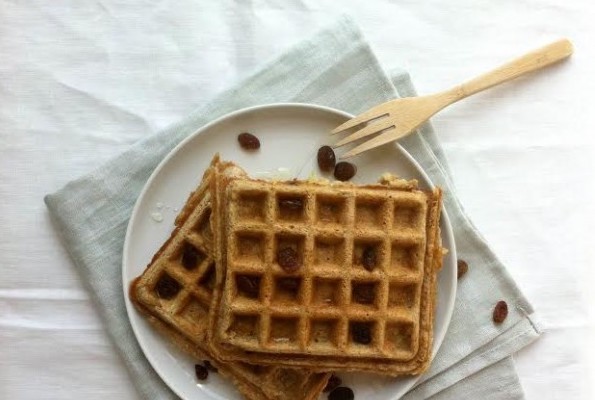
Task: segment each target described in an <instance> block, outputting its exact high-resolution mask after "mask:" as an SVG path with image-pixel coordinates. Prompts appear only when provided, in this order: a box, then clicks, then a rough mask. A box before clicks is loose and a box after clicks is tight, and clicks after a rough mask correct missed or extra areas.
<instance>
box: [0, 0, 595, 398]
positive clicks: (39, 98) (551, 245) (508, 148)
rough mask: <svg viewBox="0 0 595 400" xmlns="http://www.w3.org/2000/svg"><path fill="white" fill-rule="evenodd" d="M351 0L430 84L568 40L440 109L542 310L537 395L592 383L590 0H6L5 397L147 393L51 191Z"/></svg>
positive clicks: (473, 201)
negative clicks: (68, 237)
mask: <svg viewBox="0 0 595 400" xmlns="http://www.w3.org/2000/svg"><path fill="white" fill-rule="evenodd" d="M344 12H346V13H349V14H351V15H353V17H354V18H355V20H356V21H357V23H358V25H359V26H361V28H362V31H363V32H364V34H365V36H366V38H367V41H368V43H370V44H371V45H372V47H373V49H374V52H375V54H377V56H378V58H379V60H380V63H381V65H382V66H383V67H385V68H387V69H388V68H392V67H396V66H399V67H401V68H404V69H405V70H407V71H409V72H411V74H412V77H413V78H414V82H415V86H416V88H417V89H418V91H419V93H420V94H428V93H432V92H435V91H438V90H442V89H445V88H448V87H450V86H451V85H454V84H457V83H460V82H462V81H463V80H465V79H468V78H470V77H473V76H475V75H477V74H478V73H481V72H484V71H486V70H488V69H490V68H493V67H494V66H496V65H498V64H499V63H501V62H504V61H506V60H508V59H510V58H512V57H514V56H516V55H520V54H522V53H523V52H525V51H528V50H531V49H532V48H535V47H538V46H541V45H543V44H545V43H547V42H548V41H551V40H555V39H557V38H559V37H562V36H566V37H568V38H570V39H571V40H572V42H573V43H574V45H575V54H574V55H573V56H572V58H571V59H569V60H568V61H566V62H564V63H561V64H559V65H556V66H553V67H551V68H548V69H547V70H544V71H540V72H537V73H534V74H532V75H529V76H526V77H523V78H520V79H519V80H516V81H515V82H513V83H510V84H506V85H503V86H500V87H497V88H493V89H491V90H489V91H486V92H483V93H480V94H477V95H475V96H473V97H471V98H469V99H466V100H464V101H462V102H460V103H458V104H455V105H453V106H450V107H448V108H447V109H445V110H443V111H442V112H441V113H439V114H437V115H436V116H434V117H433V118H432V122H433V125H434V127H435V128H436V133H437V136H438V137H439V139H440V144H441V145H442V147H443V149H444V154H445V155H446V157H447V159H448V168H449V169H450V170H451V171H452V175H453V181H454V183H455V184H456V188H457V196H458V198H459V199H460V201H461V203H462V204H464V206H465V210H466V212H467V214H468V215H469V216H470V217H471V219H472V220H473V222H474V224H475V225H476V226H477V227H478V229H479V230H480V231H481V232H482V234H483V235H484V236H485V237H486V238H487V240H488V242H489V243H490V247H491V248H492V249H494V250H495V253H496V254H497V255H498V256H499V257H500V258H501V259H502V261H503V262H504V264H505V265H506V267H507V270H508V271H509V272H510V274H511V275H512V276H513V277H514V279H515V281H516V282H517V283H518V285H519V286H520V287H521V288H522V291H523V293H524V294H525V295H526V296H527V297H528V298H529V299H530V300H531V304H532V305H533V306H534V307H535V309H536V310H537V312H538V315H539V319H540V321H542V322H543V325H544V326H545V327H546V333H545V334H544V335H542V336H541V338H540V339H539V340H538V341H536V342H535V343H533V344H532V345H531V346H527V347H525V348H524V349H523V350H522V351H520V352H518V353H517V354H516V355H515V357H514V360H515V365H516V368H517V371H518V376H519V378H520V382H521V383H522V387H523V390H524V392H525V393H526V396H527V398H528V399H540V400H557V399H560V398H571V399H579V400H590V399H593V398H594V397H595V391H593V388H594V386H593V382H595V375H594V376H593V377H592V378H590V379H589V377H590V375H592V373H593V372H595V365H594V364H593V360H595V343H594V342H593V340H592V338H593V334H594V333H595V330H594V329H593V326H594V325H593V316H594V314H593V307H591V305H592V304H595V291H593V290H592V288H593V287H595V279H594V278H595V274H593V271H595V268H594V265H593V260H594V259H595V246H593V234H592V232H593V226H595V179H594V178H595V176H594V175H595V168H593V160H594V159H595V135H593V132H595V113H593V112H592V104H593V95H592V93H595V79H593V71H595V46H593V38H594V37H595V24H593V21H594V20H595V2H593V1H592V0H570V1H563V2H561V1H560V0H501V1H498V2H493V1H489V0H474V1H469V0H451V1H448V2H444V1H441V0H427V1H423V2H414V1H398V2H396V1H392V0H372V1H365V2H363V1H359V0H344V1H340V2H339V1H336V0H283V1H278V0H254V1H239V0H218V1H211V2H207V1H190V0H177V1H175V2H174V1H171V0H160V1H143V0H131V1H125V2H124V1H122V0H99V1H97V0H90V1H83V2H81V1H74V0H60V1H51V2H42V1H31V0H29V1H27V0H24V1H14V0H0V55H1V58H2V62H0V104H1V106H0V238H1V239H0V265H1V271H2V275H1V276H0V348H1V349H2V357H0V398H1V399H4V398H6V399H23V400H33V399H35V400H36V399H40V398H43V399H60V400H68V399H80V398H84V399H87V400H95V399H97V400H99V399H105V398H117V399H140V398H141V396H140V395H139V392H138V391H137V389H136V388H135V386H134V384H133V380H132V379H131V375H130V374H129V371H128V369H127V368H126V366H125V364H124V362H123V359H122V357H121V356H120V355H119V352H118V351H117V348H116V347H115V346H114V345H113V343H112V342H111V341H110V340H109V335H108V334H107V332H106V324H105V322H104V320H103V319H101V318H99V316H98V315H99V309H100V308H99V307H97V305H96V304H97V302H96V301H95V300H94V299H93V298H91V297H90V293H91V291H90V290H88V288H86V287H85V286H84V284H83V280H82V279H81V275H80V273H79V272H80V271H79V270H78V268H77V267H76V266H75V265H74V263H73V262H72V259H71V257H69V255H68V254H67V252H66V250H65V248H64V246H62V245H61V243H60V241H59V238H58V235H56V232H55V229H54V227H53V226H52V224H51V223H50V218H49V213H48V210H47V208H46V206H45V204H44V203H43V202H41V201H40V199H41V198H42V197H43V196H44V195H46V194H47V193H52V192H55V191H56V190H57V189H59V188H61V187H63V186H64V185H65V184H66V183H67V182H69V181H71V180H72V179H75V178H77V177H79V176H82V175H84V174H87V173H89V171H92V170H95V169H96V168H97V166H99V165H102V164H103V163H105V162H107V161H108V160H110V159H112V158H113V157H114V155H117V154H120V153H122V152H123V151H126V150H127V149H129V147H130V146H131V145H132V144H133V143H135V142H136V141H138V140H141V139H144V138H147V137H149V136H151V135H153V134H155V133H158V132H160V131H162V130H163V129H164V128H166V127H167V126H169V125H171V124H172V123H174V122H176V121H179V120H181V119H182V118H184V117H185V116H187V115H188V114H190V113H191V112H193V111H194V110H196V109H198V108H201V107H203V106H204V105H205V104H207V103H208V102H209V101H210V100H211V99H212V98H213V97H214V96H215V95H217V94H218V93H220V92H221V91H222V90H224V89H226V88H228V87H230V86H233V85H235V84H236V82H238V80H240V79H243V78H244V77H245V76H247V75H249V74H250V73H251V71H253V70H255V69H256V68H261V66H262V65H263V62H265V61H266V60H268V59H270V58H271V57H272V56H275V55H277V54H280V53H282V52H284V51H286V49H287V47H288V46H289V45H291V44H293V43H296V42H298V41H300V40H302V39H303V38H308V37H310V35H311V34H312V33H313V32H314V31H315V30H317V29H319V28H321V27H323V26H326V25H327V24H328V23H330V22H332V21H334V20H336V18H337V15H338V14H340V13H344ZM390 75H391V76H392V75H393V74H392V71H391V74H390ZM444 166H445V164H443V167H444ZM471 267H472V268H473V266H471ZM85 285H86V286H88V284H85ZM490 369H491V368H490ZM482 371H483V372H485V371H487V370H482ZM501 373H502V371H500V372H499V371H494V372H493V373H492V376H493V377H494V379H493V381H494V382H493V384H492V382H491V381H490V382H488V383H489V384H490V385H489V387H491V388H493V389H494V391H496V389H497V388H498V385H497V382H496V381H497V380H499V379H500V374H501ZM148 377H149V375H147V378H148ZM465 381H467V380H466V379H465V380H463V381H461V383H462V382H465ZM483 383H485V381H484V382H483ZM457 386H458V385H455V388H456V387H457ZM449 390H450V388H449ZM486 392H487V393H490V392H491V391H490V390H489V389H486ZM496 393H498V392H497V391H496ZM460 394H461V395H460V398H468V396H466V395H465V391H461V393H460ZM438 395H439V394H438Z"/></svg>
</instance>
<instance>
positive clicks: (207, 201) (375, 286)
mask: <svg viewBox="0 0 595 400" xmlns="http://www.w3.org/2000/svg"><path fill="white" fill-rule="evenodd" d="M440 209H441V192H440V190H439V189H434V190H433V191H421V190H418V189H417V186H416V182H415V181H404V180H399V179H392V178H391V177H386V179H384V180H383V181H382V182H381V183H380V184H376V185H368V186H356V185H353V184H349V183H332V184H331V183H328V182H308V181H285V182H279V181H263V180H253V179H250V178H249V177H248V176H247V175H246V174H245V173H244V172H243V171H242V170H241V168H239V167H238V166H236V165H234V164H232V163H228V162H221V161H220V160H219V158H218V157H217V156H216V157H215V158H214V160H213V162H212V164H211V166H210V167H209V169H208V170H207V171H206V173H205V175H204V177H203V181H202V183H201V185H200V187H199V188H198V189H197V190H196V191H195V192H194V193H193V194H192V195H191V196H190V198H189V199H188V201H187V203H186V205H185V206H184V208H183V210H182V211H181V213H180V215H179V216H178V217H177V219H176V223H175V225H176V228H175V230H174V231H173V233H172V235H171V237H170V238H169V239H168V240H167V241H166V243H165V244H164V245H163V246H162V247H161V249H159V251H158V252H157V253H156V254H155V256H154V257H153V260H152V261H151V263H150V264H149V266H148V267H147V269H146V270H145V272H144V273H143V274H142V275H141V276H140V277H138V278H137V279H136V280H135V281H134V282H133V283H132V285H131V287H130V298H131V300H132V301H133V303H134V304H135V305H136V307H137V308H138V309H139V310H140V311H141V312H142V313H143V314H145V315H146V316H147V318H148V320H149V321H150V322H151V323H152V324H153V325H154V326H155V327H156V329H158V330H159V331H161V332H162V333H163V334H164V335H166V336H167V337H168V338H169V339H170V340H171V341H172V342H174V343H176V344H177V345H178V346H179V347H181V348H182V349H183V350H184V351H186V352H188V353H190V354H192V355H194V356H196V357H199V358H210V359H212V360H213V361H214V363H215V364H216V365H217V367H218V368H219V371H220V372H221V373H222V374H223V375H225V376H226V377H228V378H229V379H230V380H231V381H232V382H234V383H235V385H236V387H237V388H238V390H239V391H240V392H241V393H242V394H243V395H244V396H245V397H246V398H248V399H314V398H317V396H318V395H319V394H320V392H321V391H322V389H323V387H324V386H325V384H326V382H327V380H328V378H329V371H346V370H349V371H353V370H358V371H369V372H374V373H378V374H383V375H390V376H398V375H407V374H419V373H421V372H423V371H424V370H425V369H426V368H427V367H428V365H429V362H430V356H431V345H432V331H433V329H432V326H433V313H434V307H435V298H436V275H437V271H438V269H439V268H440V266H441V261H442V247H441V243H440V231H439V227H438V222H439V218H440Z"/></svg>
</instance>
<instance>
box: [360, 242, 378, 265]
mask: <svg viewBox="0 0 595 400" xmlns="http://www.w3.org/2000/svg"><path fill="white" fill-rule="evenodd" d="M362 265H363V266H364V268H365V269H367V270H368V271H372V270H373V269H374V267H375V266H376V250H375V249H374V247H371V246H368V247H366V248H365V249H364V251H363V252H362Z"/></svg>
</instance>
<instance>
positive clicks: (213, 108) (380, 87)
mask: <svg viewBox="0 0 595 400" xmlns="http://www.w3.org/2000/svg"><path fill="white" fill-rule="evenodd" d="M414 94H415V93H414V90H413V87H412V84H411V80H410V79H409V76H408V75H407V73H405V72H404V71H395V72H394V73H393V74H391V77H389V75H387V74H386V73H385V71H384V70H383V69H382V68H381V66H380V65H379V64H378V62H377V60H376V58H375V56H374V54H373V53H372V51H371V49H370V48H369V46H368V44H367V43H366V42H365V40H364V39H363V37H362V35H361V33H360V31H359V30H358V28H357V26H356V25H355V24H354V23H353V22H352V21H351V20H349V19H347V18H341V19H340V20H339V21H338V22H337V23H336V24H334V25H332V26H330V27H329V28H327V29H324V30H323V31H321V32H320V33H318V34H316V35H315V36H313V37H312V38H310V39H307V40H304V41H303V42H302V43H300V44H298V45H296V46H294V47H292V48H291V49H290V50H288V51H287V52H286V53H285V54H283V55H281V56H280V57H278V58H277V59H275V60H273V61H272V62H270V63H268V64H267V65H265V66H264V67H263V68H262V69H261V70H260V71H258V72H256V73H254V74H252V75H251V76H249V77H248V78H246V79H245V80H244V81H242V82H241V83H239V84H237V85H236V86H235V87H233V88H232V89H229V90H228V91H226V92H224V93H222V94H220V95H219V96H217V97H216V98H214V99H212V100H211V101H210V102H208V103H207V104H205V105H204V107H202V108H200V109H199V110H196V111H195V112H194V113H192V114H191V115H190V116H188V117H187V118H186V119H184V120H183V121H181V122H179V123H178V124H176V125H174V126H172V127H170V128H168V129H166V130H164V131H163V132H160V133H158V134H156V135H154V136H151V137H149V138H147V139H145V140H142V141H141V142H139V143H137V144H135V145H134V146H132V147H131V148H130V149H129V150H128V151H126V152H125V153H123V154H121V155H119V156H117V157H116V158H114V159H113V160H111V161H110V162H108V163H107V164H105V165H103V166H101V167H99V168H98V169H97V170H96V171H95V172H93V173H91V174H89V175H86V176H83V177H81V178H79V179H77V180H75V181H73V182H70V183H69V184H67V185H66V186H65V187H64V188H62V189H61V190H59V191H57V192H56V193H54V194H50V195H47V196H46V197H45V202H46V204H47V207H48V209H49V211H50V214H51V217H52V220H53V221H54V224H55V227H56V229H57V231H58V232H59V234H60V235H61V237H62V239H63V243H64V245H65V247H66V248H67V250H68V251H69V253H70V255H71V256H72V258H73V260H74V262H75V264H76V266H77V267H78V269H79V271H80V273H81V277H82V278H83V280H84V281H85V282H86V283H87V284H88V287H89V289H90V291H91V292H92V295H93V297H94V299H95V301H96V303H97V306H98V309H99V312H100V313H101V315H102V317H103V318H104V320H105V324H106V329H107V331H108V333H109V335H110V336H111V338H112V339H113V343H114V345H115V347H116V348H117V350H118V352H119V353H120V354H121V356H122V358H123V360H124V362H125V363H126V365H127V367H128V369H129V371H130V374H131V377H132V380H133V381H134V383H135V385H136V386H137V388H138V390H139V392H140V393H141V394H142V395H143V396H144V397H146V398H147V399H155V398H164V399H165V398H175V395H174V394H173V393H172V392H171V391H170V390H169V389H168V388H167V386H166V385H165V384H164V383H163V382H162V381H161V380H160V378H159V377H158V376H157V374H156V373H155V372H154V371H153V369H152V368H151V366H150V365H149V364H148V362H147V361H146V360H145V358H144V356H143V354H142V352H141V350H140V348H139V346H138V344H137V342H136V339H135V337H134V334H133V333H132V329H131V327H130V325H129V322H128V318H127V315H126V310H125V306H124V298H123V295H122V293H123V291H122V281H121V262H122V246H123V241H124V235H125V231H126V227H127V223H128V219H129V217H130V213H131V211H132V207H133V205H134V203H135V201H136V198H137V197H138V195H139V193H140V191H141V189H142V187H143V185H144V184H145V182H146V181H147V179H148V177H149V175H150V174H151V172H152V171H153V169H154V168H155V167H156V166H157V164H158V163H159V161H161V159H162V158H163V157H164V156H165V155H166V154H167V153H168V152H169V151H170V150H171V149H172V148H173V147H174V146H175V145H176V144H177V143H179V142H180V141H181V140H182V139H184V138H185V137H187V136H188V135H189V134H191V133H193V132H195V131H196V130H198V129H199V128H200V127H201V126H203V125H204V124H206V123H207V122H209V121H211V120H213V119H215V118H218V117H219V116H222V115H224V114H226V113H228V112H231V111H234V110H237V109H240V108H244V107H248V106H253V105H258V104H267V103H275V102H303V103H315V104H321V105H326V106H330V107H334V108H338V109H342V110H345V111H348V112H351V113H354V114H357V113H359V112H361V111H364V110H366V109H368V108H370V107H371V106H373V105H376V104H378V103H381V102H383V101H386V100H389V99H392V98H395V97H398V96H410V95H414ZM402 144H403V145H404V146H405V148H406V149H407V150H408V151H409V152H410V153H411V154H412V155H413V156H414V157H415V158H416V159H417V161H418V162H419V163H420V164H421V165H422V166H423V168H424V169H425V170H426V172H427V173H428V174H429V176H430V177H431V179H432V180H433V182H434V183H435V184H437V185H439V186H442V187H443V188H444V192H445V207H446V209H447V211H448V214H449V216H450V218H451V222H452V225H453V229H454V233H455V238H456V243H457V251H458V253H459V256H460V257H461V258H463V259H465V260H466V261H467V262H468V263H469V265H470V269H469V272H468V273H467V275H466V276H464V277H463V278H462V279H461V280H460V281H459V288H458V292H457V300H456V305H455V311H454V314H453V317H452V322H451V325H450V327H449V331H448V333H447V336H446V338H445V340H444V343H443V345H442V347H441V349H440V351H439V353H438V355H437V356H436V358H435V360H434V362H433V364H432V367H431V369H430V371H428V373H426V374H425V375H424V376H423V378H422V380H421V381H420V383H419V384H418V385H417V386H416V387H415V388H414V389H413V390H412V391H410V392H409V393H408V394H407V395H406V396H405V398H406V399H407V400H413V399H424V398H429V397H431V396H433V397H434V398H436V399H459V398H469V396H470V394H472V397H473V398H480V397H481V398H485V399H518V398H522V397H523V395H522V390H521V388H520V384H519V382H518V378H517V376H516V372H515V370H514V365H513V362H512V359H511V357H510V355H511V354H512V353H514V352H515V351H517V350H519V349H520V348H522V347H523V346H525V345H527V344H528V343H530V342H531V341H533V340H535V339H536V338H537V337H538V336H539V334H540V330H539V328H538V327H537V325H536V324H535V323H534V319H533V316H532V313H533V310H532V308H531V305H530V304H529V303H528V301H527V300H526V299H525V297H524V296H523V295H522V293H521V292H520V291H519V289H518V288H517V287H516V285H515V283H514V282H513V281H512V279H511V278H510V276H509V275H508V273H507V272H506V269H505V268H504V266H503V265H502V263H501V262H500V261H498V259H497V258H496V256H495V255H494V254H493V252H492V251H491V250H490V249H489V247H488V246H487V244H486V243H485V241H484V240H483V238H482V237H481V235H480V234H479V233H478V232H477V231H476V229H475V228H474V227H473V225H472V223H471V222H470V221H469V219H468V218H467V216H466V215H465V213H464V211H463V209H462V207H461V205H460V204H459V202H458V200H457V198H456V197H455V192H454V187H453V185H452V182H451V178H450V175H449V172H448V170H447V168H446V160H445V158H444V155H443V151H442V149H441V147H440V145H439V143H438V141H437V140H436V137H435V135H434V133H433V131H432V128H431V127H430V126H429V125H425V126H424V127H423V128H421V129H420V130H419V132H418V133H417V134H415V135H411V136H409V137H408V138H406V139H405V140H403V141H402ZM502 299H504V300H506V301H507V302H508V304H509V315H508V318H507V319H506V321H505V322H504V323H503V324H501V325H495V324H494V323H493V322H492V320H491V312H492V309H493V306H494V304H495V303H496V302H497V301H499V300H502ZM494 377H497V378H494Z"/></svg>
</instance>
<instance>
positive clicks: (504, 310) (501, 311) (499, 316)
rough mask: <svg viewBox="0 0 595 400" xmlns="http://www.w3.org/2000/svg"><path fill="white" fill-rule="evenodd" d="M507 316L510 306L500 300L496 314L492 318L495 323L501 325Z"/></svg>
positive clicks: (495, 309)
mask: <svg viewBox="0 0 595 400" xmlns="http://www.w3.org/2000/svg"><path fill="white" fill-rule="evenodd" d="M507 316H508V304H506V302H505V301H504V300H500V301H499V302H498V303H497V304H496V307H494V314H493V315H492V318H493V319H494V322H495V323H497V324H501V323H502V322H504V320H505V319H506V317H507Z"/></svg>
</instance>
